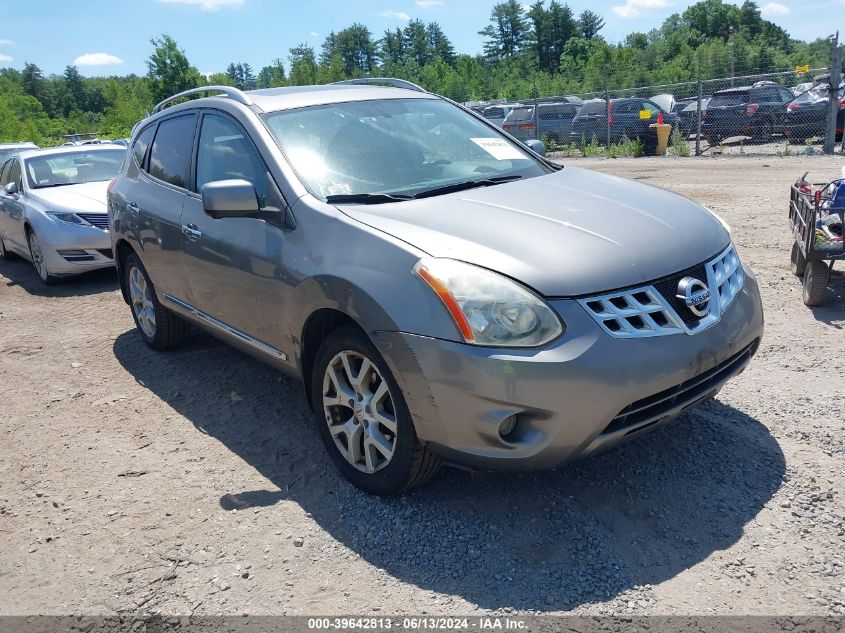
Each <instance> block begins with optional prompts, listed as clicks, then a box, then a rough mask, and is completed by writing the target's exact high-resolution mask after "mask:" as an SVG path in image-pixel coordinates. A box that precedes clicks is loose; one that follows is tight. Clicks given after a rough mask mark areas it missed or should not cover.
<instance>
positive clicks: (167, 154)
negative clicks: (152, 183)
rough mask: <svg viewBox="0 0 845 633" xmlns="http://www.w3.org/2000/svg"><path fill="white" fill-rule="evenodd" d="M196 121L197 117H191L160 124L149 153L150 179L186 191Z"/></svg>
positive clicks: (169, 120)
mask: <svg viewBox="0 0 845 633" xmlns="http://www.w3.org/2000/svg"><path fill="white" fill-rule="evenodd" d="M196 121H197V117H196V116H195V115H193V114H191V115H188V116H179V117H176V118H173V119H166V120H164V121H162V122H161V123H159V125H158V132H156V136H155V140H154V141H153V146H152V149H151V150H150V168H149V172H150V175H151V176H153V177H155V178H158V179H159V180H163V181H164V182H167V183H170V184H171V185H175V186H177V187H182V188H185V189H187V187H188V170H189V169H190V166H191V149H192V148H193V145H194V131H195V129H196Z"/></svg>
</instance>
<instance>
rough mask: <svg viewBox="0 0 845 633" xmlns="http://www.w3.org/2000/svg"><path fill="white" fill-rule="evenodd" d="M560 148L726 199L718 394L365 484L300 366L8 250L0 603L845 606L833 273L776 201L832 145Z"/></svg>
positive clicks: (355, 608)
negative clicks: (142, 311)
mask: <svg viewBox="0 0 845 633" xmlns="http://www.w3.org/2000/svg"><path fill="white" fill-rule="evenodd" d="M574 162H575V163H576V164H578V165H580V166H586V167H590V168H594V169H597V170H600V171H604V172H608V173H613V174H618V175H623V176H628V177H633V178H637V179H639V180H642V181H644V182H648V183H652V184H656V185H659V186H663V187H668V188H671V189H674V190H676V191H678V192H680V193H682V194H685V195H687V196H690V197H691V198H693V199H695V200H697V201H699V202H701V203H703V204H706V205H708V206H709V207H710V208H712V209H713V210H715V211H716V212H718V213H720V214H722V215H723V216H724V217H725V218H726V219H727V220H728V222H729V223H730V224H731V225H732V226H733V231H734V236H735V240H736V243H737V246H738V250H739V252H740V256H741V257H742V258H743V259H744V261H745V262H747V263H748V264H750V265H751V266H752V267H753V268H754V269H755V270H756V272H757V275H758V278H759V281H760V286H761V289H762V292H763V300H764V304H765V307H766V320H767V332H766V336H765V338H764V342H763V346H762V348H761V350H760V352H759V354H758V355H757V357H756V358H755V359H754V361H753V362H752V364H751V366H750V367H749V369H748V370H747V371H746V372H745V373H744V374H742V375H741V376H740V377H738V378H737V379H735V380H734V381H733V382H731V383H730V384H729V385H728V386H727V387H726V388H725V389H724V390H723V391H722V392H721V394H720V395H719V397H718V399H717V400H714V401H712V402H710V403H709V404H707V405H705V406H702V407H701V408H699V409H697V410H695V411H693V412H691V413H689V414H687V415H685V416H683V417H682V418H681V419H679V420H677V421H676V422H674V423H673V424H670V425H667V426H665V427H663V428H661V429H659V430H657V431H655V432H653V433H651V434H645V435H644V436H642V437H641V439H637V440H635V441H633V442H631V443H629V444H626V445H624V446H622V447H620V448H618V449H616V450H613V451H611V452H608V453H606V454H603V455H601V456H598V457H595V458H593V459H589V460H585V461H582V462H578V463H574V464H571V465H568V466H566V467H563V468H560V469H558V470H556V471H553V472H543V473H532V474H525V475H505V474H483V475H470V474H468V473H466V472H462V471H445V472H444V473H443V474H442V475H441V476H440V477H439V478H437V479H436V480H435V481H434V482H432V483H431V484H429V485H427V486H425V487H424V488H422V489H419V490H418V491H416V492H414V493H413V494H411V495H409V496H406V497H403V498H397V499H387V500H384V499H378V498H373V497H368V496H366V495H364V494H362V493H360V492H358V491H357V490H355V489H353V488H352V487H351V486H349V485H348V484H346V483H345V482H344V481H343V480H341V478H340V477H339V476H338V475H337V474H336V473H335V470H334V468H333V467H332V466H331V465H330V463H329V460H328V458H327V457H326V456H325V455H324V453H323V449H322V447H321V445H320V442H319V439H318V437H317V435H316V433H315V431H314V430H313V428H312V422H311V419H310V416H309V413H308V411H307V410H306V407H305V403H304V399H303V396H302V390H301V388H300V385H299V384H298V383H296V382H294V381H293V380H290V379H288V378H285V377H283V376H281V375H279V374H277V373H276V372H274V371H271V370H270V369H268V368H266V367H264V366H263V365H261V364H259V363H258V362H256V361H254V360H252V359H251V358H248V357H246V356H244V355H242V354H240V353H239V352H236V351H233V350H232V349H230V348H228V347H226V346H224V345H222V344H220V343H218V342H216V341H215V340H213V339H211V338H209V337H207V336H205V335H200V334H198V335H196V337H195V338H194V340H193V341H192V343H191V344H189V345H188V346H186V347H185V348H183V349H181V350H179V351H176V352H172V353H166V354H157V353H153V352H151V351H149V350H148V349H146V348H145V347H144V346H143V344H142V343H141V341H140V339H139V338H138V337H137V336H136V334H135V333H134V331H133V324H132V320H131V317H130V314H129V309H128V307H127V306H126V305H125V304H124V303H123V302H122V301H121V299H120V296H119V292H118V290H117V283H116V281H115V279H114V276H113V274H112V273H110V272H105V273H98V274H94V275H89V276H87V277H85V278H82V279H76V280H73V281H68V282H66V283H63V284H61V285H59V286H56V287H54V288H49V289H48V288H45V287H43V286H41V285H39V283H38V282H37V280H36V278H35V276H34V274H33V273H32V272H31V269H30V267H29V266H28V265H27V264H25V263H23V262H20V261H18V262H10V263H5V262H0V433H2V437H3V442H2V448H0V456H2V459H0V538H2V539H3V540H4V541H5V543H6V545H5V546H4V547H2V548H0V595H2V596H3V599H2V600H0V614H5V615H8V614H32V613H40V614H68V613H87V614H114V613H120V614H127V615H129V614H143V613H152V614H155V613H162V614H189V613H194V614H242V613H251V614H342V613H347V614H349V613H352V614H361V613H367V614H380V613H381V614H399V613H413V614H424V613H429V614H456V613H461V614H467V615H468V614H477V613H485V612H497V613H548V612H565V611H569V612H574V613H580V614H606V613H616V614H710V613H718V614H804V615H813V614H835V613H845V499H843V491H845V469H843V462H845V405H843V400H845V398H843V395H842V394H843V392H845V378H843V376H845V332H843V329H845V278H843V275H842V274H841V273H840V274H839V275H837V276H835V277H834V279H833V280H832V288H831V290H830V292H831V300H830V301H829V302H828V303H827V304H826V305H825V306H823V307H820V308H816V309H814V310H810V309H807V308H805V307H804V306H803V304H802V303H801V299H800V284H799V282H798V281H797V280H796V279H795V278H794V277H792V276H791V275H790V273H789V269H788V252H789V250H788V249H789V245H790V237H789V235H788V232H787V229H786V223H785V213H786V211H785V209H786V201H787V192H788V185H789V184H790V182H791V181H792V180H794V178H795V177H796V176H798V175H800V174H801V173H803V172H804V171H807V170H811V171H812V173H813V175H814V176H815V177H817V178H818V179H826V178H831V177H833V176H835V175H836V173H837V172H838V169H839V165H840V164H841V163H842V159H841V158H838V159H831V158H819V157H816V158H809V157H801V158H796V157H787V158H771V157H769V158H759V157H721V158H702V159H686V160H673V159H641V160H604V161H598V160H597V161H586V160H581V161H574ZM837 390H838V393H837Z"/></svg>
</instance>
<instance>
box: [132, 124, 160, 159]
mask: <svg viewBox="0 0 845 633" xmlns="http://www.w3.org/2000/svg"><path fill="white" fill-rule="evenodd" d="M155 129H156V126H155V124H153V125H150V126H149V127H147V128H145V129H144V130H143V131H142V132H141V133H140V134H139V135H138V137H137V138H136V139H135V143H134V144H133V145H132V154H133V155H134V156H135V161H136V162H137V163H138V167H140V168H141V169H144V158H145V157H146V156H147V148H148V147H149V146H150V141H151V140H153V133H154V132H155Z"/></svg>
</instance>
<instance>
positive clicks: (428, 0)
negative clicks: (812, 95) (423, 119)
mask: <svg viewBox="0 0 845 633" xmlns="http://www.w3.org/2000/svg"><path fill="white" fill-rule="evenodd" d="M842 1H843V2H845V0H842ZM417 6H418V7H422V8H423V9H430V8H431V7H442V6H443V0H417Z"/></svg>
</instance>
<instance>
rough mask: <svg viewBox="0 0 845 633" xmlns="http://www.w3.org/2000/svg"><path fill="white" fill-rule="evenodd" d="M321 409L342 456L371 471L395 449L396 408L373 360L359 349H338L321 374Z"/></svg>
mask: <svg viewBox="0 0 845 633" xmlns="http://www.w3.org/2000/svg"><path fill="white" fill-rule="evenodd" d="M322 395H323V413H324V414H325V419H326V424H328V427H329V433H330V434H331V436H332V439H333V440H334V443H335V446H336V447H337V449H338V451H340V453H341V455H343V457H344V459H346V461H347V462H349V463H350V464H351V465H352V466H354V467H355V468H356V469H358V470H360V471H361V472H364V473H367V474H372V473H375V472H376V471H378V470H380V469H382V468H384V467H385V466H387V464H389V463H390V460H391V459H392V458H393V454H394V452H395V451H396V437H397V421H396V410H395V408H394V404H393V397H392V396H391V393H390V387H389V385H388V383H387V381H386V380H385V379H384V376H382V374H381V372H380V371H379V370H378V368H377V367H376V366H375V364H374V363H373V362H372V361H371V360H370V359H369V358H367V357H366V356H364V355H363V354H361V353H359V352H354V351H342V352H339V353H338V354H336V355H335V356H334V358H332V360H331V362H330V363H329V364H328V366H327V367H326V371H325V374H324V376H323V391H322Z"/></svg>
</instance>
